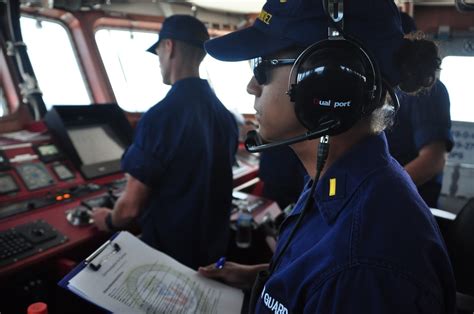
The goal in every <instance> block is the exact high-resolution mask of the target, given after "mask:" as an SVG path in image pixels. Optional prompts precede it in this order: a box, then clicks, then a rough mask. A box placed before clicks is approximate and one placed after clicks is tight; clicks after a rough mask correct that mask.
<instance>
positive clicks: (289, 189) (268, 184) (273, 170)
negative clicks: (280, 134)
mask: <svg viewBox="0 0 474 314" xmlns="http://www.w3.org/2000/svg"><path fill="white" fill-rule="evenodd" d="M305 175H306V170H305V169H304V167H303V165H302V164H301V161H300V160H299V158H298V156H296V154H295V152H294V151H293V150H292V149H291V148H290V147H288V146H282V147H277V148H274V149H270V150H268V151H265V152H262V153H261V154H260V166H259V170H258V176H259V177H260V179H261V180H262V181H263V196H264V197H266V198H269V199H271V200H274V201H276V202H277V203H278V205H279V206H280V208H282V209H283V208H285V207H286V206H287V205H288V204H291V203H295V202H296V201H297V200H298V197H299V195H300V194H301V191H302V190H303V185H304V177H305Z"/></svg>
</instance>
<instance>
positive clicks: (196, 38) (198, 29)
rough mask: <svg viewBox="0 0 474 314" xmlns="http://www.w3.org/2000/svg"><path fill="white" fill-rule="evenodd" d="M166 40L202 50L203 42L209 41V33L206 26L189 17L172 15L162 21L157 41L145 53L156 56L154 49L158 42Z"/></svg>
mask: <svg viewBox="0 0 474 314" xmlns="http://www.w3.org/2000/svg"><path fill="white" fill-rule="evenodd" d="M166 38H169V39H176V40H180V41H183V42H185V43H188V44H190V45H193V46H196V47H199V48H204V42H205V41H206V40H208V39H209V33H208V32H207V28H206V26H205V25H204V24H203V23H202V22H201V21H200V20H198V19H197V18H195V17H193V16H191V15H179V14H177V15H172V16H170V17H168V18H166V19H165V20H164V22H163V25H162V26H161V31H160V33H159V34H158V40H157V41H156V43H154V44H153V45H152V46H151V47H150V48H148V49H147V51H148V52H151V53H154V54H156V52H155V51H156V47H158V44H159V43H160V40H162V39H166Z"/></svg>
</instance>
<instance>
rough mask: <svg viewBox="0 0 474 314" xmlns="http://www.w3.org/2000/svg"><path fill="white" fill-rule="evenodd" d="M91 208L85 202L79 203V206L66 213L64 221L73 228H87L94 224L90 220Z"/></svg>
mask: <svg viewBox="0 0 474 314" xmlns="http://www.w3.org/2000/svg"><path fill="white" fill-rule="evenodd" d="M91 214H92V208H91V207H90V205H89V204H87V203H86V202H81V206H78V207H76V208H74V209H71V210H69V211H67V212H66V219H67V221H69V223H70V224H71V225H73V226H78V227H80V226H87V225H90V224H92V223H93V222H94V220H93V219H92V215H91Z"/></svg>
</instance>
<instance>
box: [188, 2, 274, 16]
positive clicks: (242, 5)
mask: <svg viewBox="0 0 474 314" xmlns="http://www.w3.org/2000/svg"><path fill="white" fill-rule="evenodd" d="M188 2H191V3H193V4H195V5H197V6H199V7H202V8H206V9H211V10H218V11H224V12H229V13H244V14H248V13H258V12H260V10H261V9H262V7H263V5H264V4H265V0H225V1H217V0H188Z"/></svg>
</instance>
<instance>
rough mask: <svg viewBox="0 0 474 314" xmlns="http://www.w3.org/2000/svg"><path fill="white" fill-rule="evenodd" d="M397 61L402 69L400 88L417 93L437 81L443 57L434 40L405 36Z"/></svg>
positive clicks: (396, 57)
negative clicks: (439, 53) (437, 73)
mask: <svg viewBox="0 0 474 314" xmlns="http://www.w3.org/2000/svg"><path fill="white" fill-rule="evenodd" d="M395 63H396V64H397V66H398V68H399V69H400V84H399V87H400V89H401V90H403V91H404V92H407V93H416V92H418V91H419V90H422V89H425V88H429V87H431V86H432V85H433V83H434V82H435V81H436V72H437V71H438V70H439V69H440V65H441V59H440V58H439V56H438V47H437V46H436V44H435V43H434V42H432V41H430V40H426V39H417V38H404V39H403V43H402V45H401V47H400V50H399V51H398V53H397V55H396V56H395Z"/></svg>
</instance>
